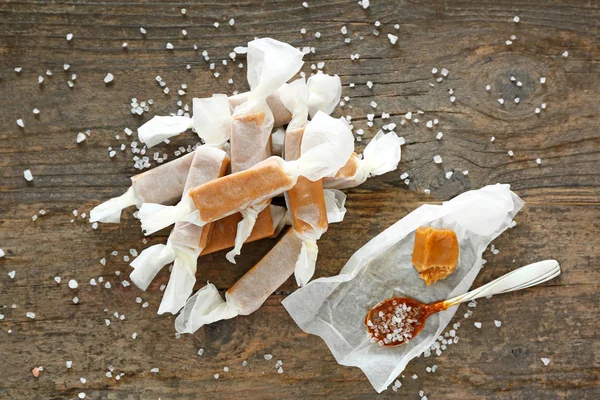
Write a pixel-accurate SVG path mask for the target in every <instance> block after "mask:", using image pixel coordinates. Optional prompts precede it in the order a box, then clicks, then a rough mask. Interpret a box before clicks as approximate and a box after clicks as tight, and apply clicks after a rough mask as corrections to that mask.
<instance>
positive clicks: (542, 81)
mask: <svg viewBox="0 0 600 400" xmlns="http://www.w3.org/2000/svg"><path fill="white" fill-rule="evenodd" d="M540 83H541V84H542V85H543V84H544V83H546V78H545V77H543V76H542V77H540Z"/></svg>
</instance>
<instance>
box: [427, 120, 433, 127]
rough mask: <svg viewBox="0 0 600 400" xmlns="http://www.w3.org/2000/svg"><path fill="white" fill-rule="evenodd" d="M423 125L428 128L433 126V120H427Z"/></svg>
mask: <svg viewBox="0 0 600 400" xmlns="http://www.w3.org/2000/svg"><path fill="white" fill-rule="evenodd" d="M425 126H427V127H428V128H433V121H427V123H426V124H425Z"/></svg>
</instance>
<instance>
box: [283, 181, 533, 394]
mask: <svg viewBox="0 0 600 400" xmlns="http://www.w3.org/2000/svg"><path fill="white" fill-rule="evenodd" d="M522 205H523V202H522V200H521V199H520V198H519V197H518V196H517V195H515V194H514V193H513V192H511V191H510V186H509V185H499V184H498V185H490V186H486V187H484V188H482V189H479V190H476V191H470V192H467V193H464V194H461V195H459V196H457V197H456V198H454V199H452V200H450V201H448V202H445V203H444V204H443V205H429V204H427V205H423V206H421V207H419V208H418V209H416V210H415V211H413V212H412V213H410V214H408V215H407V216H406V217H404V218H402V219H401V220H400V221H398V222H396V223H395V224H394V225H392V226H391V227H389V228H388V229H386V230H385V231H383V232H382V233H380V234H379V235H377V236H376V237H375V238H373V239H371V240H370V241H369V242H368V243H367V244H366V245H364V246H363V247H362V248H361V249H359V250H358V251H357V252H356V253H354V255H353V256H352V257H351V258H350V260H348V262H347V263H346V265H345V266H344V268H343V269H342V270H341V272H340V274H339V275H337V276H333V277H329V278H320V279H317V280H315V281H313V282H311V283H309V284H308V285H306V286H304V287H303V288H300V289H298V290H297V291H296V292H294V293H293V294H291V295H290V296H288V297H287V298H286V299H285V300H284V301H283V305H284V307H285V308H286V309H287V311H288V312H289V313H290V315H291V316H292V318H293V319H294V321H296V323H297V324H298V326H299V327H300V328H301V329H302V330H304V331H305V332H307V333H312V334H314V335H318V336H320V337H321V338H322V339H323V340H324V341H325V343H326V344H327V346H328V347H329V349H330V350H331V352H332V354H333V355H334V357H335V359H336V360H337V362H338V363H340V364H342V365H348V366H356V367H359V368H360V369H362V370H363V372H364V373H365V375H366V376H367V378H368V379H369V381H370V382H371V384H372V385H373V387H374V388H375V390H377V392H381V391H383V390H385V388H386V387H388V385H390V383H392V382H393V380H394V379H395V378H396V377H397V376H398V375H399V374H400V373H401V372H402V371H403V370H404V368H405V367H406V365H407V364H408V362H409V361H410V360H412V359H413V358H414V357H417V356H418V355H419V354H421V353H422V352H423V351H425V350H426V349H428V348H429V347H430V346H431V345H432V344H433V342H434V341H435V339H436V338H437V337H438V336H439V334H440V333H441V332H442V331H443V330H444V328H445V327H446V326H447V324H448V323H449V322H450V320H451V318H452V316H453V315H454V313H455V312H456V307H453V308H451V309H448V310H446V311H443V312H441V313H438V314H434V315H432V316H431V317H430V318H429V319H428V320H427V323H426V325H425V328H424V329H423V331H422V332H421V333H420V334H419V335H418V336H416V337H415V338H414V339H413V340H411V341H410V342H409V343H408V344H406V345H402V346H398V347H393V348H387V347H379V346H378V345H377V344H374V343H370V341H369V337H368V336H367V333H366V328H365V326H364V318H365V316H366V314H367V312H368V311H369V309H370V308H371V307H373V306H374V305H375V304H377V303H378V302H380V301H382V300H384V299H386V298H390V297H403V296H404V297H412V298H415V299H417V300H420V301H422V302H425V303H429V302H433V301H437V300H441V299H446V298H450V297H452V296H455V295H458V294H462V293H464V292H466V291H468V289H469V287H470V286H471V284H472V282H473V280H474V279H475V277H476V276H477V273H478V272H479V270H480V269H481V265H482V259H481V255H482V253H483V251H484V250H485V248H486V247H487V246H488V244H489V243H490V242H491V241H492V240H493V239H494V238H496V237H497V236H498V235H500V234H501V233H502V232H503V231H504V230H506V229H507V228H508V227H509V226H510V224H511V222H512V220H513V218H514V216H515V214H516V213H517V212H518V211H519V210H520V209H521V207H522ZM425 225H426V226H433V227H437V228H449V229H453V230H454V231H455V232H456V234H457V237H458V239H459V244H460V254H459V261H458V266H457V268H456V271H455V272H454V273H452V274H451V275H450V276H448V277H447V278H446V279H444V280H441V281H438V282H437V283H436V284H433V285H431V286H429V287H428V286H426V285H425V283H424V282H423V281H422V280H421V278H420V277H419V274H418V272H417V271H416V269H415V268H414V267H413V266H412V262H411V256H412V250H413V246H414V232H415V230H416V229H417V228H418V227H420V226H425Z"/></svg>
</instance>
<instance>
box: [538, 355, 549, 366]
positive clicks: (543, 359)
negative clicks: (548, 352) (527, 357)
mask: <svg viewBox="0 0 600 400" xmlns="http://www.w3.org/2000/svg"><path fill="white" fill-rule="evenodd" d="M540 360H542V362H543V363H544V366H548V364H550V359H549V358H546V357H542V358H540Z"/></svg>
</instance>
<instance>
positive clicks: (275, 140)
mask: <svg viewBox="0 0 600 400" xmlns="http://www.w3.org/2000/svg"><path fill="white" fill-rule="evenodd" d="M284 140H285V129H283V128H277V129H275V130H274V131H273V133H272V134H271V153H272V154H273V155H274V156H278V157H281V156H282V154H283V141H284Z"/></svg>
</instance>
